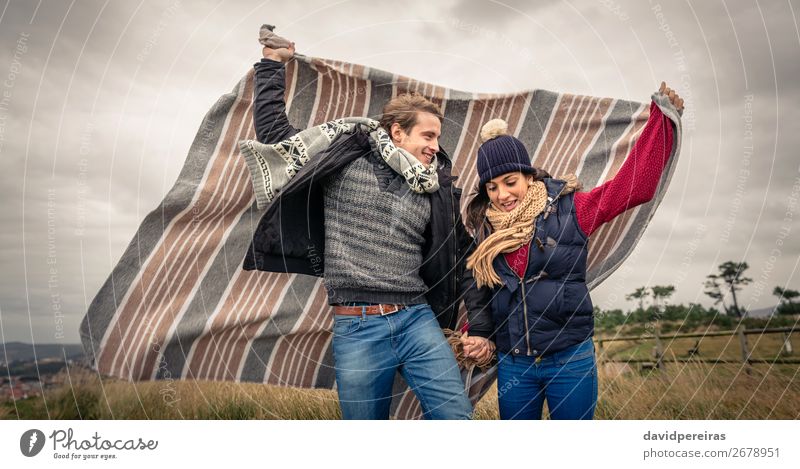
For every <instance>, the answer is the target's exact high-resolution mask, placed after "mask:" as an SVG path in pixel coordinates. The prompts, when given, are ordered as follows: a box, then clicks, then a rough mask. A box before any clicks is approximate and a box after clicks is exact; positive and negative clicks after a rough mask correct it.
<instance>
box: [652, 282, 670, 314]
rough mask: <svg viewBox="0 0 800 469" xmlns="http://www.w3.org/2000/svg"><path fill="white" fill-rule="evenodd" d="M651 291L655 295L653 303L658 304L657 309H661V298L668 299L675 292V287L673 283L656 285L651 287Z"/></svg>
mask: <svg viewBox="0 0 800 469" xmlns="http://www.w3.org/2000/svg"><path fill="white" fill-rule="evenodd" d="M650 291H651V292H652V295H653V303H654V304H655V305H656V309H658V310H659V311H661V300H664V301H666V300H667V299H668V298H669V297H670V296H672V294H673V293H675V287H674V286H672V285H655V286H653V287H652V288H650Z"/></svg>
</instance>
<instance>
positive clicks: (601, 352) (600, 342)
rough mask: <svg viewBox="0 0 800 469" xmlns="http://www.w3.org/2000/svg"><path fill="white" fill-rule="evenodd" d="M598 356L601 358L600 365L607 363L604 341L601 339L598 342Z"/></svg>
mask: <svg viewBox="0 0 800 469" xmlns="http://www.w3.org/2000/svg"><path fill="white" fill-rule="evenodd" d="M597 356H598V357H599V358H600V360H599V361H600V364H601V365H602V364H603V363H605V361H606V357H605V354H604V353H603V339H599V340H598V341H597Z"/></svg>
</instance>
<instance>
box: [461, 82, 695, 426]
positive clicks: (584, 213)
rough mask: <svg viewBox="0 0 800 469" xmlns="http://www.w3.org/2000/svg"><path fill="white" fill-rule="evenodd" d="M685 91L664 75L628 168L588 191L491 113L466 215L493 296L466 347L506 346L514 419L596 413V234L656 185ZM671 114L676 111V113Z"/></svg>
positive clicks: (504, 381) (505, 398)
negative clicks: (591, 279) (590, 258)
mask: <svg viewBox="0 0 800 469" xmlns="http://www.w3.org/2000/svg"><path fill="white" fill-rule="evenodd" d="M682 109H683V100H682V99H681V98H680V97H679V96H678V95H677V93H675V91H674V90H671V89H670V88H668V87H667V86H666V84H665V83H663V82H662V83H661V88H660V89H659V92H658V93H655V94H654V95H653V103H652V104H651V112H650V118H649V120H648V122H647V124H646V126H645V128H644V130H643V131H642V134H641V135H640V136H639V139H638V140H637V142H636V144H635V145H634V147H633V149H632V150H631V153H630V155H629V156H628V158H627V159H626V161H625V163H624V164H623V165H622V167H621V168H620V170H619V172H618V173H617V175H616V176H615V177H614V178H613V179H612V180H610V181H607V182H606V183H604V184H602V185H601V186H598V187H596V188H594V189H593V190H591V191H590V192H579V191H580V184H579V183H578V182H577V179H576V178H575V177H574V176H569V177H567V178H565V179H566V180H557V179H553V178H551V177H550V175H549V174H547V172H545V171H543V170H541V169H537V168H533V167H532V166H531V163H530V157H529V156H528V153H527V151H526V150H525V147H524V145H523V144H522V142H520V141H519V140H517V139H516V138H514V137H513V136H511V135H508V134H507V131H506V126H505V123H504V122H503V121H500V120H498V119H495V120H494V121H490V122H489V123H487V124H486V125H485V126H484V128H483V130H482V132H481V137H482V139H483V140H484V143H483V144H482V145H481V147H480V148H479V150H478V159H477V170H478V175H479V177H480V182H479V191H478V194H477V196H476V197H475V198H474V199H473V200H472V201H471V202H470V203H469V206H468V208H467V217H466V225H467V228H468V229H469V230H470V231H471V232H472V233H474V235H475V238H476V241H477V243H478V244H477V247H476V248H475V250H474V252H473V253H472V254H471V255H470V257H469V259H468V264H467V267H468V268H469V269H470V270H469V272H468V275H469V274H470V273H471V274H472V276H473V277H474V279H475V284H476V285H477V288H479V289H480V290H481V292H482V293H483V295H484V297H485V298H486V301H487V303H489V304H490V307H488V308H484V309H483V310H482V311H481V312H479V313H474V314H471V315H470V318H469V336H468V337H467V338H465V339H464V340H463V342H464V352H465V354H466V355H467V356H468V357H470V358H473V359H475V360H476V361H484V360H485V359H487V358H488V357H489V356H490V355H491V354H492V353H493V351H494V349H495V344H496V348H497V352H498V378H497V379H498V382H497V389H498V402H499V406H500V418H502V419H539V418H541V415H542V406H543V404H544V402H545V401H547V407H548V411H549V414H550V417H551V418H553V419H591V418H592V417H593V415H594V409H595V406H596V403H597V366H596V363H595V356H594V344H593V342H592V335H593V332H594V320H593V317H592V313H593V308H592V302H591V299H590V298H589V290H588V288H587V286H586V259H587V253H588V250H587V247H588V239H589V237H590V236H591V235H592V233H594V232H595V231H596V230H597V229H598V228H599V227H600V226H601V225H602V224H603V223H606V222H608V221H611V220H612V219H614V217H616V216H617V215H619V214H621V213H622V212H624V211H625V210H627V209H629V208H632V207H635V206H636V205H639V204H642V203H645V202H648V201H649V200H651V199H652V198H653V196H654V194H655V191H656V188H657V186H658V182H659V180H660V178H661V174H662V172H663V170H664V167H665V165H666V163H667V160H668V158H669V155H670V153H671V150H672V143H673V142H672V140H673V128H672V126H673V125H674V124H673V123H672V121H671V120H670V118H671V119H674V120H676V121H677V120H678V119H679V115H680V112H681V111H682ZM668 116H669V117H668Z"/></svg>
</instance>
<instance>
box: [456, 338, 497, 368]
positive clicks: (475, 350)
mask: <svg viewBox="0 0 800 469" xmlns="http://www.w3.org/2000/svg"><path fill="white" fill-rule="evenodd" d="M461 342H462V343H463V344H464V355H466V356H467V357H469V358H472V359H474V360H475V361H476V362H478V363H483V362H485V361H488V360H489V358H491V356H492V354H493V353H494V349H495V346H494V342H492V341H491V340H489V339H487V338H485V337H469V336H464V337H462V338H461Z"/></svg>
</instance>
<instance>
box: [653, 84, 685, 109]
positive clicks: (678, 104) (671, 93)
mask: <svg viewBox="0 0 800 469" xmlns="http://www.w3.org/2000/svg"><path fill="white" fill-rule="evenodd" d="M658 92H659V93H661V94H663V95H666V96H668V97H669V101H670V102H671V103H672V105H673V106H675V109H677V110H678V111H682V110H683V99H682V98H681V97H680V96H678V93H676V92H675V90H673V89H672V88H670V87H668V86H667V84H666V83H664V82H663V81H662V82H661V88H659V89H658Z"/></svg>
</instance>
